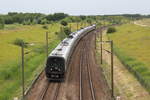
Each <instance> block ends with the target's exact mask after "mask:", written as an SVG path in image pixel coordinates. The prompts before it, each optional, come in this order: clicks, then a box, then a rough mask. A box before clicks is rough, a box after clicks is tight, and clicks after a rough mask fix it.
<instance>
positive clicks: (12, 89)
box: [0, 23, 81, 100]
mask: <svg viewBox="0 0 150 100" xmlns="http://www.w3.org/2000/svg"><path fill="white" fill-rule="evenodd" d="M48 27H49V29H48V30H45V29H43V28H42V25H18V24H13V25H6V26H5V29H3V30H0V46H1V49H0V100H12V99H13V97H19V98H20V97H21V48H20V47H19V46H17V45H14V41H15V40H16V38H19V39H22V40H24V41H25V42H26V43H29V44H33V45H30V46H28V47H27V48H25V52H29V54H26V55H25V88H28V87H29V86H30V85H31V82H32V80H33V79H34V78H35V76H36V75H37V74H38V73H39V72H41V70H42V69H43V68H44V63H45V60H46V59H45V58H46V54H45V32H46V31H48V32H49V53H50V52H51V51H52V49H53V48H55V47H56V46H57V44H58V43H59V42H60V39H59V38H58V36H57V35H56V34H55V32H58V31H60V24H58V23H55V24H50V25H48ZM79 27H81V26H79ZM72 30H73V31H75V30H76V24H75V23H72Z"/></svg>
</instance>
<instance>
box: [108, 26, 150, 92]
mask: <svg viewBox="0 0 150 100" xmlns="http://www.w3.org/2000/svg"><path fill="white" fill-rule="evenodd" d="M116 28H117V32H115V33H114V34H110V35H109V38H110V39H112V40H114V44H115V47H114V49H115V53H116V54H117V56H118V57H119V59H120V60H121V61H122V63H123V64H124V65H125V66H126V67H127V68H128V69H129V71H131V72H132V73H133V74H134V75H135V76H136V77H137V79H138V80H139V81H140V82H141V84H142V85H143V86H145V88H146V89H147V90H148V91H149V92H150V46H149V43H150V28H149V27H141V26H138V25H134V24H125V25H121V26H118V27H116Z"/></svg>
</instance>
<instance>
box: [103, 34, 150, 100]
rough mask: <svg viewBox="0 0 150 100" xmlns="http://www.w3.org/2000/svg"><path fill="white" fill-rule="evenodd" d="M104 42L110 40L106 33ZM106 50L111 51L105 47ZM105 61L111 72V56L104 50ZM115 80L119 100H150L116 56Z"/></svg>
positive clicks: (107, 68)
mask: <svg viewBox="0 0 150 100" xmlns="http://www.w3.org/2000/svg"><path fill="white" fill-rule="evenodd" d="M103 34H104V35H103V37H104V38H103V40H108V39H107V36H106V32H103ZM104 47H105V48H106V49H108V50H109V49H110V48H109V47H108V46H106V45H104ZM103 60H104V61H105V62H106V63H107V64H108V65H109V66H107V67H106V66H105V69H106V70H110V69H109V68H110V54H109V53H108V52H106V51H104V50H103ZM114 80H115V88H116V90H117V92H118V93H117V95H118V98H120V99H118V100H150V95H149V94H148V92H147V91H146V90H145V89H144V88H143V87H142V86H141V84H140V83H139V82H138V81H137V79H136V78H135V77H134V76H133V75H132V74H131V73H130V72H129V71H128V70H127V69H126V67H125V66H124V65H123V64H122V63H121V62H120V60H119V59H118V58H117V56H115V55H114Z"/></svg>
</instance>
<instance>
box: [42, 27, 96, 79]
mask: <svg viewBox="0 0 150 100" xmlns="http://www.w3.org/2000/svg"><path fill="white" fill-rule="evenodd" d="M95 28H96V26H95V25H92V26H88V27H86V28H83V29H80V30H78V31H76V32H73V33H71V34H70V35H69V36H68V37H67V38H65V39H64V40H63V41H62V42H61V43H60V44H59V45H58V46H57V47H56V48H55V49H54V50H53V51H52V52H51V53H50V54H49V56H48V58H47V62H46V67H45V73H46V77H47V78H48V79H49V80H50V81H51V80H54V81H63V80H64V78H65V72H66V70H67V67H68V64H69V59H70V57H71V56H72V53H73V50H74V49H75V47H76V45H77V43H78V42H79V40H80V39H81V38H82V37H83V36H85V35H86V34H88V33H89V32H90V31H93V30H95Z"/></svg>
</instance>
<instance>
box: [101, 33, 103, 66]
mask: <svg viewBox="0 0 150 100" xmlns="http://www.w3.org/2000/svg"><path fill="white" fill-rule="evenodd" d="M100 42H101V46H100V48H101V64H103V50H102V49H103V47H102V46H103V45H102V32H101V34H100Z"/></svg>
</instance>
